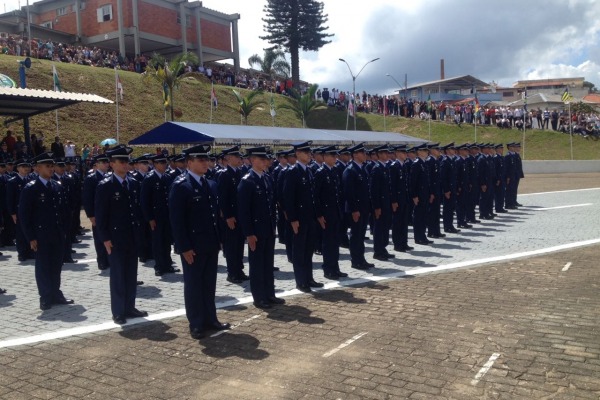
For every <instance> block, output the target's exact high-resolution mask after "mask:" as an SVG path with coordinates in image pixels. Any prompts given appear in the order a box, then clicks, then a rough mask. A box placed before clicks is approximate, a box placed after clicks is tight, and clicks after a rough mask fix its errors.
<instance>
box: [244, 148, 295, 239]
mask: <svg viewBox="0 0 600 400" xmlns="http://www.w3.org/2000/svg"><path fill="white" fill-rule="evenodd" d="M286 155H287V151H286V150H280V151H278V152H277V160H278V161H279V164H278V165H277V167H275V168H274V169H273V174H272V176H273V183H274V185H273V191H274V197H275V202H276V204H277V241H278V242H279V243H280V244H285V227H286V225H287V222H286V220H285V216H284V214H283V207H282V206H280V204H281V203H280V202H279V201H278V199H279V194H278V192H277V188H278V184H277V183H278V182H279V174H280V173H281V171H283V170H284V169H287V167H288V161H287V157H286ZM240 173H241V168H240Z"/></svg>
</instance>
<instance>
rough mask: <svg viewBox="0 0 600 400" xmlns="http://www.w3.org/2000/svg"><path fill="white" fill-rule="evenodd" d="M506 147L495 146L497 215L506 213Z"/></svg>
mask: <svg viewBox="0 0 600 400" xmlns="http://www.w3.org/2000/svg"><path fill="white" fill-rule="evenodd" d="M503 152H504V145H503V144H497V145H495V146H494V156H493V159H494V168H495V169H496V187H495V189H494V205H495V207H494V209H495V211H496V212H497V213H499V214H501V213H506V212H507V211H506V210H505V209H504V198H505V193H506V165H505V160H504V156H503V155H502V153H503Z"/></svg>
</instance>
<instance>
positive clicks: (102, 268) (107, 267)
mask: <svg viewBox="0 0 600 400" xmlns="http://www.w3.org/2000/svg"><path fill="white" fill-rule="evenodd" d="M109 268H110V265H104V264H98V269H99V270H100V271H104V270H106V269H109Z"/></svg>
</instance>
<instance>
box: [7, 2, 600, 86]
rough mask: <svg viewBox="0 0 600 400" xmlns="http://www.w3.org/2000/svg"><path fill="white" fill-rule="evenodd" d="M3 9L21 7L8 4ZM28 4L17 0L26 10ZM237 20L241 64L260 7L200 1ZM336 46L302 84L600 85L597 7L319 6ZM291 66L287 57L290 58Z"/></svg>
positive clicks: (304, 63) (255, 46)
mask: <svg viewBox="0 0 600 400" xmlns="http://www.w3.org/2000/svg"><path fill="white" fill-rule="evenodd" d="M5 1H6V4H7V6H6V7H7V9H10V8H11V7H12V8H14V7H16V2H17V1H18V0H5ZM24 2H25V1H24V0H22V1H21V3H22V4H24ZM202 2H203V5H204V6H205V7H208V8H212V9H215V10H218V11H221V12H225V13H239V14H240V15H241V19H240V21H239V31H240V34H239V37H240V57H241V65H242V67H247V66H248V62H247V60H248V57H249V56H251V55H252V54H255V53H258V54H259V55H262V54H263V49H264V48H265V47H269V44H268V43H266V42H264V41H262V40H260V39H259V36H262V35H264V31H263V22H262V20H261V19H262V18H263V16H264V12H263V7H264V5H265V4H266V0H202ZM324 3H325V13H326V14H328V16H329V21H328V26H329V32H330V33H333V34H334V35H335V36H334V37H333V38H332V43H330V44H328V45H326V46H324V47H323V48H321V50H320V51H318V52H306V53H301V55H300V76H301V79H303V80H306V81H309V82H312V83H318V84H319V85H320V86H321V87H324V86H326V87H329V88H330V89H331V88H332V87H335V88H339V89H341V90H351V89H352V78H351V76H350V73H349V71H348V67H347V66H346V65H345V64H344V63H342V62H341V61H339V60H338V59H339V58H344V59H345V60H346V61H347V62H348V63H349V65H350V68H351V69H352V71H353V72H354V74H356V73H358V71H359V70H360V69H361V68H362V66H363V65H365V63H366V62H368V61H369V60H372V59H374V58H377V57H379V58H380V59H379V60H378V61H376V62H374V63H372V64H369V65H368V66H366V67H365V69H364V70H363V71H362V73H361V74H360V76H359V77H358V78H357V80H356V90H357V91H361V92H362V91H363V90H366V91H367V92H369V93H391V92H392V91H393V90H394V89H396V88H397V87H398V85H397V84H396V83H395V82H394V81H393V80H392V79H391V78H390V77H388V76H386V74H391V75H392V76H393V77H394V78H395V79H396V80H397V81H398V82H400V83H401V84H403V83H404V76H405V74H406V75H407V76H408V84H409V85H412V84H415V83H418V82H424V81H430V80H436V79H439V77H440V59H442V58H443V59H444V60H445V71H446V77H447V78H449V77H453V76H459V75H467V74H470V75H473V76H475V77H477V78H479V79H481V80H483V81H485V82H492V81H495V82H496V83H498V84H500V85H501V86H512V85H513V83H515V82H516V81H517V80H521V79H546V78H556V77H576V76H577V77H585V79H586V80H588V81H590V82H593V83H594V84H595V85H596V87H598V88H600V7H599V6H598V2H597V1H596V0H529V1H522V0H504V1H502V2H487V1H481V0H427V1H424V0H369V1H364V2H358V1H357V2H351V1H348V0H324ZM288 60H289V58H288Z"/></svg>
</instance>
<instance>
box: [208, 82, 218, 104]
mask: <svg viewBox="0 0 600 400" xmlns="http://www.w3.org/2000/svg"><path fill="white" fill-rule="evenodd" d="M210 102H211V104H212V105H213V107H215V108H217V106H218V105H219V100H217V92H215V84H214V83H212V84H211V89H210Z"/></svg>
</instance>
